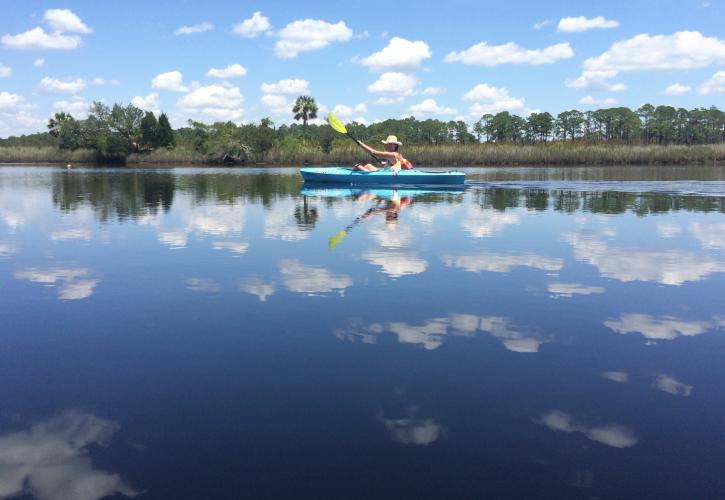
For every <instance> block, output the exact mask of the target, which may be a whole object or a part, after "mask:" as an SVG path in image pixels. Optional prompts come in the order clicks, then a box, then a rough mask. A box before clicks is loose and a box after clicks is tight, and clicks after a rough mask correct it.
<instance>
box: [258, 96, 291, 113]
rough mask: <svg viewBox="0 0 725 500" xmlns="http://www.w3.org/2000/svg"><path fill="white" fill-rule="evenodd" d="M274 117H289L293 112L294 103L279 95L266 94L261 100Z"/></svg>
mask: <svg viewBox="0 0 725 500" xmlns="http://www.w3.org/2000/svg"><path fill="white" fill-rule="evenodd" d="M260 101H261V102H262V104H264V105H265V106H267V108H268V109H269V112H270V113H272V114H273V115H289V114H290V113H291V112H292V105H293V104H292V103H291V102H287V97H285V96H283V95H279V94H265V95H263V96H262V98H261V99H260Z"/></svg>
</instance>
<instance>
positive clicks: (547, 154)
mask: <svg viewBox="0 0 725 500" xmlns="http://www.w3.org/2000/svg"><path fill="white" fill-rule="evenodd" d="M402 152H403V154H404V155H405V156H406V158H408V159H410V160H411V161H412V162H413V164H414V165H420V166H454V165H458V166H474V165H475V166H506V165H678V164H713V163H715V164H722V163H725V144H712V145H697V146H656V145H648V146H634V145H614V144H611V145H589V144H571V143H560V142H557V143H549V144H537V145H514V144H490V143H489V144H442V145H420V146H416V145H411V146H405V147H404V148H403V150H402ZM366 161H370V157H369V156H368V155H367V154H366V153H365V152H364V151H362V150H361V149H360V148H359V147H357V146H356V145H355V144H353V143H350V144H349V145H336V147H334V148H333V149H332V150H331V151H330V152H329V153H325V152H323V151H322V150H321V149H320V148H318V147H316V146H313V145H300V144H295V145H291V144H283V145H281V147H278V148H275V149H272V150H270V151H268V152H266V153H264V154H261V155H258V156H257V155H255V156H254V157H252V158H250V159H249V161H248V162H247V164H248V165H304V164H318V165H319V164H326V165H351V164H354V163H358V162H366ZM0 163H36V164H38V163H45V164H65V163H81V164H103V160H102V159H100V160H99V158H98V157H97V155H96V153H95V152H94V151H92V150H82V149H78V150H75V151H69V150H59V149H56V148H54V147H37V148H32V147H0ZM125 163H126V165H129V166H142V165H203V164H206V163H207V159H206V157H205V156H204V155H203V154H201V153H199V152H196V151H193V150H187V149H171V150H167V149H157V150H155V151H152V152H148V153H136V154H131V155H129V156H128V157H127V158H126V161H125Z"/></svg>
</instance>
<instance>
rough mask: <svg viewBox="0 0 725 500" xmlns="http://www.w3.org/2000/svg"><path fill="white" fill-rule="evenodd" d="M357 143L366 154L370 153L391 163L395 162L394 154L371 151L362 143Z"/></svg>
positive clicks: (371, 149)
mask: <svg viewBox="0 0 725 500" xmlns="http://www.w3.org/2000/svg"><path fill="white" fill-rule="evenodd" d="M357 143H358V144H359V145H360V146H361V147H362V148H363V149H364V150H365V151H367V152H368V153H372V154H374V155H375V156H378V157H381V158H385V159H386V160H391V161H393V162H395V161H396V158H395V153H389V152H388V151H378V150H377V149H373V148H371V147H370V146H368V145H367V144H365V143H364V142H363V141H360V140H358V141H357Z"/></svg>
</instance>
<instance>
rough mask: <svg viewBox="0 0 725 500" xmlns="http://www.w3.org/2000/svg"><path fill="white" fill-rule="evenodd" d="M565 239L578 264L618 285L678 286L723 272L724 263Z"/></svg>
mask: <svg viewBox="0 0 725 500" xmlns="http://www.w3.org/2000/svg"><path fill="white" fill-rule="evenodd" d="M564 239H565V240H566V241H567V242H568V243H570V244H571V245H572V247H573V248H574V256H575V257H576V259H577V260H580V261H583V262H588V263H590V264H592V265H593V266H595V267H596V268H597V269H598V270H599V272H600V273H601V274H602V276H606V277H607V278H614V279H617V280H619V281H624V282H629V281H652V282H656V283H662V284H664V285H681V284H683V283H685V282H687V281H700V280H702V279H705V278H706V277H707V276H709V275H710V274H712V273H718V272H725V262H723V261H721V260H716V259H714V258H712V257H708V256H701V255H695V254H692V253H689V252H684V251H679V250H650V251H647V250H636V249H632V248H610V247H608V246H607V245H606V244H605V243H603V242H601V241H598V240H596V239H594V238H592V237H590V236H587V235H586V234H579V233H569V234H565V235H564Z"/></svg>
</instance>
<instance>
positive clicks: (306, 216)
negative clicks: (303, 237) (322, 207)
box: [295, 196, 318, 230]
mask: <svg viewBox="0 0 725 500" xmlns="http://www.w3.org/2000/svg"><path fill="white" fill-rule="evenodd" d="M317 218H318V213H317V207H310V206H309V201H308V199H307V196H303V197H302V205H297V206H296V207H295V221H297V227H299V228H300V229H303V230H309V229H312V228H313V227H315V223H317Z"/></svg>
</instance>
